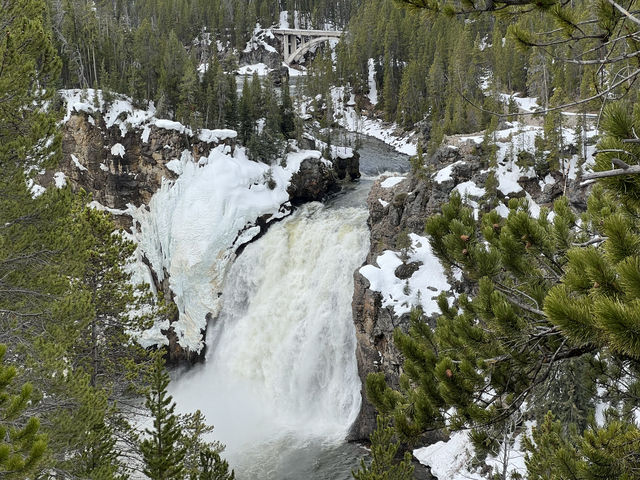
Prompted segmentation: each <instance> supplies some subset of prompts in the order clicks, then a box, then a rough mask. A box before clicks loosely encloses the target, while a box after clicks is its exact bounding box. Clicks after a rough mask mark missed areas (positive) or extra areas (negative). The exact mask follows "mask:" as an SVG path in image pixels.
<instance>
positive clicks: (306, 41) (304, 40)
mask: <svg viewBox="0 0 640 480" xmlns="http://www.w3.org/2000/svg"><path fill="white" fill-rule="evenodd" d="M271 32H273V34H274V35H279V36H281V37H282V56H283V57H284V62H285V63H286V64H287V65H291V64H292V63H293V62H297V61H298V60H300V59H301V58H302V56H303V55H304V54H305V53H307V52H308V51H309V49H311V48H312V47H313V46H314V45H317V44H319V43H322V42H328V41H329V40H331V39H334V38H336V39H339V38H340V37H341V36H342V35H344V32H339V31H335V30H300V29H293V28H274V29H272V30H271Z"/></svg>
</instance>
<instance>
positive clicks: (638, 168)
mask: <svg viewBox="0 0 640 480" xmlns="http://www.w3.org/2000/svg"><path fill="white" fill-rule="evenodd" d="M638 174H640V165H632V166H630V167H629V168H617V169H615V170H606V171H604V172H593V173H587V174H586V175H583V176H582V178H583V180H595V179H597V178H610V177H620V176H622V175H638Z"/></svg>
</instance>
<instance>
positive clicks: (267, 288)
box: [172, 137, 409, 480]
mask: <svg viewBox="0 0 640 480" xmlns="http://www.w3.org/2000/svg"><path fill="white" fill-rule="evenodd" d="M360 155H361V160H360V169H361V172H362V175H363V177H362V179H361V180H360V181H359V182H356V183H354V184H350V185H346V186H345V188H344V189H343V191H342V192H341V193H340V194H338V195H336V196H335V197H334V198H332V199H330V200H329V201H328V202H326V204H321V203H317V202H314V203H310V204H307V205H304V206H302V207H300V208H299V209H298V210H297V211H296V212H295V213H294V214H293V215H292V216H291V217H289V218H287V219H286V220H284V221H282V222H279V223H278V224H275V225H272V226H271V228H270V229H269V231H268V232H267V233H266V234H265V235H264V236H263V237H262V238H260V239H259V240H257V241H255V242H254V243H252V244H250V245H249V246H247V248H246V249H245V250H244V251H243V253H242V254H241V255H240V256H239V257H238V258H237V259H236V261H235V262H234V264H233V266H232V267H231V269H230V271H229V273H228V275H227V278H226V280H225V286H224V290H223V297H222V298H223V299H224V305H223V308H222V311H221V314H220V315H219V317H218V318H217V319H216V321H215V322H213V324H211V325H210V326H209V329H208V331H207V345H208V346H209V347H208V351H207V356H206V362H205V363H204V364H202V365H199V366H197V367H195V368H193V369H192V370H190V371H189V372H187V373H186V374H184V375H182V376H181V377H180V378H179V379H178V380H177V381H175V382H173V384H172V394H173V395H174V398H175V399H176V401H177V403H178V405H179V408H180V410H183V411H192V410H195V409H200V410H201V411H202V412H203V413H204V414H205V415H206V417H207V420H208V421H209V422H210V423H213V425H214V426H215V430H214V432H213V437H214V438H215V439H217V440H220V441H221V442H223V443H225V444H226V446H227V447H226V451H225V452H224V454H223V456H224V457H225V458H226V459H227V460H229V462H230V464H231V466H232V467H233V468H234V469H235V471H236V478H237V479H238V480H253V479H260V480H302V479H304V480H320V479H330V480H343V479H344V480H347V479H350V478H352V477H351V470H352V469H357V468H358V465H359V462H360V459H361V458H362V457H363V456H364V455H366V450H365V449H363V448H362V447H361V446H359V445H357V444H349V443H346V442H345V441H344V438H345V435H346V433H347V431H348V429H349V427H350V425H351V424H352V423H353V421H354V420H355V418H356V415H357V413H358V411H359V408H360V402H361V396H360V395H361V393H360V391H361V384H360V380H359V377H358V374H357V367H356V359H355V346H356V339H355V329H354V326H353V321H352V313H351V299H352V295H353V272H354V270H355V269H356V268H358V267H359V266H360V265H361V264H362V263H363V261H364V259H365V257H366V254H367V251H368V248H369V232H368V229H367V225H366V220H367V215H368V212H367V209H366V196H367V194H368V192H369V190H370V188H371V185H372V183H373V181H374V178H375V177H376V176H377V175H379V174H380V173H382V172H384V171H406V170H407V168H408V166H409V162H408V158H407V157H406V156H404V155H402V154H399V153H396V152H395V151H393V150H392V149H391V148H390V147H388V146H387V145H385V144H384V143H382V142H381V141H378V140H377V139H373V138H367V137H364V138H362V147H361V149H360Z"/></svg>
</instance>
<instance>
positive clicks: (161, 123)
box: [153, 119, 193, 136]
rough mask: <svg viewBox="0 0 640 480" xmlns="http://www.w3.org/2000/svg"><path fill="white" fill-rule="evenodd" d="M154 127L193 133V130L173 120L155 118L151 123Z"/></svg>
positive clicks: (190, 134) (188, 133)
mask: <svg viewBox="0 0 640 480" xmlns="http://www.w3.org/2000/svg"><path fill="white" fill-rule="evenodd" d="M153 124H154V125H155V126H156V127H158V128H161V129H163V130H175V131H176V132H178V133H186V134H187V135H189V136H192V135H193V131H192V130H191V129H190V128H189V127H185V126H184V125H183V124H181V123H180V122H174V121H171V120H164V119H156V120H155V121H154V123H153Z"/></svg>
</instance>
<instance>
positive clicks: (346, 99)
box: [299, 87, 418, 156]
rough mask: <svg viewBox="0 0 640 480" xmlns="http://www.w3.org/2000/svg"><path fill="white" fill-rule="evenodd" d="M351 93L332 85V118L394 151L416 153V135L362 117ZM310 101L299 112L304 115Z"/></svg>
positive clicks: (410, 154) (393, 125) (396, 126)
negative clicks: (379, 141) (377, 140)
mask: <svg viewBox="0 0 640 480" xmlns="http://www.w3.org/2000/svg"><path fill="white" fill-rule="evenodd" d="M351 98H352V95H351V93H349V94H348V95H347V91H346V89H345V87H333V88H332V89H331V100H332V102H333V112H334V120H335V121H336V122H337V123H338V124H339V125H340V126H342V127H343V128H345V129H346V130H348V131H350V132H358V133H362V134H364V135H369V136H372V137H376V138H378V139H380V140H382V141H383V142H384V143H386V144H388V145H390V146H391V147H393V148H394V149H395V150H396V151H398V152H400V153H404V154H405V155H409V156H412V155H416V154H417V152H418V148H417V146H418V145H417V143H418V141H417V137H416V134H415V133H413V132H403V131H402V130H401V129H400V127H399V126H398V125H397V124H395V123H384V122H383V121H381V120H378V119H375V118H366V117H365V118H363V117H361V116H360V115H359V114H358V113H357V112H356V110H355V107H354V105H353V103H352V102H351V101H350V100H351ZM310 103H311V102H310V101H307V102H302V103H301V105H300V106H299V108H300V114H301V115H303V116H304V115H305V114H306V113H307V109H308V108H309V105H310Z"/></svg>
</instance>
